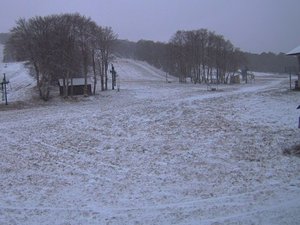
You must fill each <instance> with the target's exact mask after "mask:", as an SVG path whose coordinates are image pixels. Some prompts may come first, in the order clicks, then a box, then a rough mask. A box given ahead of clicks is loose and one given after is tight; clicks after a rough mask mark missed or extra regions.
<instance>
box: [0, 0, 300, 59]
mask: <svg viewBox="0 0 300 225" xmlns="http://www.w3.org/2000/svg"><path fill="white" fill-rule="evenodd" d="M0 4H1V5H0V32H8V31H9V30H10V29H11V28H12V27H13V26H14V25H15V21H16V20H17V19H18V18H30V17H32V16H36V15H41V16H44V15H49V14H57V13H73V12H79V13H80V14H82V15H86V16H88V17H91V19H92V20H94V21H95V22H97V23H98V24H99V25H101V26H111V27H112V29H113V30H114V32H116V33H117V34H118V36H119V38H120V39H128V40H132V41H137V40H140V39H147V40H154V41H163V42H167V41H169V39H170V38H171V36H172V35H173V34H174V33H175V32H176V31H177V30H193V29H200V28H207V29H208V30H210V31H215V32H216V33H217V34H221V35H223V36H224V37H225V39H229V40H230V41H231V42H232V43H233V44H234V45H235V46H236V47H239V48H241V49H242V50H243V51H249V52H254V53H261V52H263V51H265V52H269V51H271V52H275V53H279V52H288V51H289V50H291V49H293V48H295V47H296V46H298V45H300V13H299V10H300V0H0Z"/></svg>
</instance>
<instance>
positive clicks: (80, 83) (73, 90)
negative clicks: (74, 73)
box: [58, 78, 92, 96]
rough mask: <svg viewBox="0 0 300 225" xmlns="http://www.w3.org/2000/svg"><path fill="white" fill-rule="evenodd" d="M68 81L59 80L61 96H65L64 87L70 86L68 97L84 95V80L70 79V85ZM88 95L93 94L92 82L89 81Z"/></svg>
mask: <svg viewBox="0 0 300 225" xmlns="http://www.w3.org/2000/svg"><path fill="white" fill-rule="evenodd" d="M66 82H67V80H66V79H59V80H58V85H59V94H60V95H62V96H63V95H64V86H68V95H72V94H73V95H83V94H84V78H70V79H69V80H68V84H66ZM87 94H88V95H91V94H92V81H91V80H90V79H87Z"/></svg>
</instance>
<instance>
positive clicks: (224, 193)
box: [0, 46, 300, 225]
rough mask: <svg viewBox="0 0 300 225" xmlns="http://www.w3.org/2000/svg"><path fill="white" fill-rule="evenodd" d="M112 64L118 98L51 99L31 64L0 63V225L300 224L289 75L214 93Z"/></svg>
mask: <svg viewBox="0 0 300 225" xmlns="http://www.w3.org/2000/svg"><path fill="white" fill-rule="evenodd" d="M0 50H2V46H1V49H0ZM0 52H2V51H0ZM1 61H2V60H1ZM114 65H115V69H116V71H117V73H118V75H119V80H120V91H119V92H117V91H116V90H115V91H107V92H100V91H98V93H97V95H95V96H90V97H88V98H84V97H76V98H73V99H71V98H70V99H63V98H61V97H59V94H58V88H57V90H56V91H55V90H54V91H53V92H51V99H50V100H49V101H48V102H43V101H42V100H39V99H38V97H37V94H36V89H35V83H36V82H35V80H34V79H33V78H32V77H30V76H29V75H28V71H27V70H26V69H24V66H23V64H22V63H8V64H3V63H1V64H0V71H1V76H0V78H1V80H2V74H3V73H6V75H7V77H8V78H9V81H10V83H9V85H8V92H9V93H8V102H9V105H8V106H5V104H4V102H3V101H2V102H1V104H0V138H1V146H0V154H1V155H0V181H1V182H0V224H36V225H40V224H65V225H67V224H72V225H73V224H84V225H85V224H249V225H250V224H280V225H282V224H300V214H299V212H300V157H298V156H296V155H293V154H288V153H291V152H292V149H293V148H294V147H295V146H297V145H300V129H298V117H299V116H300V115H299V114H300V112H299V110H298V111H297V109H296V108H297V106H298V105H299V104H300V93H299V92H294V91H290V90H289V79H288V76H287V75H277V74H262V73H255V75H256V77H255V82H253V83H251V84H239V85H219V86H216V87H215V88H216V89H217V90H216V91H210V90H209V88H208V87H207V86H206V85H202V84H201V85H199V84H197V85H194V84H191V83H187V84H180V83H178V80H177V78H175V77H171V76H169V78H168V79H169V81H170V82H166V78H165V73H164V72H162V71H160V70H158V69H155V68H153V67H151V66H150V65H148V64H146V63H144V62H140V61H134V60H131V59H121V58H119V59H116V60H115V61H114ZM98 90H99V89H98Z"/></svg>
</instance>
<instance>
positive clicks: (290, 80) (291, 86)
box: [290, 71, 292, 90]
mask: <svg viewBox="0 0 300 225" xmlns="http://www.w3.org/2000/svg"><path fill="white" fill-rule="evenodd" d="M290 90H292V72H291V71H290Z"/></svg>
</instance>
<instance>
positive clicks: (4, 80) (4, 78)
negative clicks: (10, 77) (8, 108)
mask: <svg viewBox="0 0 300 225" xmlns="http://www.w3.org/2000/svg"><path fill="white" fill-rule="evenodd" d="M3 75H4V77H3V84H4V98H5V105H8V103H7V90H6V77H5V73H4V74H3Z"/></svg>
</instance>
